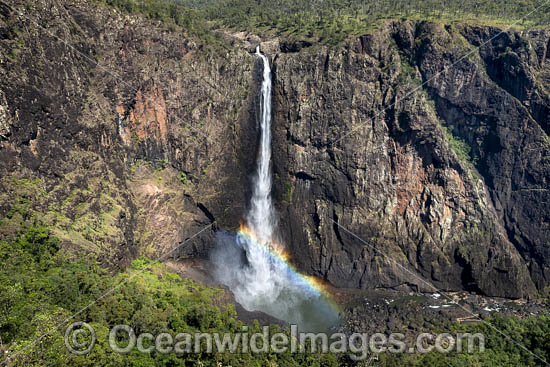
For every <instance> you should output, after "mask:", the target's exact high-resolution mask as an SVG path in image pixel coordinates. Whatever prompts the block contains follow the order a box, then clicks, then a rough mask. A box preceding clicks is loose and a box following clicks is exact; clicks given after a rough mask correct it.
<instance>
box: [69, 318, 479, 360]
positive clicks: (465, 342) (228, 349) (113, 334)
mask: <svg viewBox="0 0 550 367" xmlns="http://www.w3.org/2000/svg"><path fill="white" fill-rule="evenodd" d="M241 331H242V332H239V333H224V334H219V333H189V332H182V333H178V334H174V333H159V334H156V335H153V334H152V333H141V334H136V332H135V331H134V329H132V327H130V326H128V325H117V326H115V327H113V328H111V330H110V332H109V336H108V340H107V341H99V342H108V344H109V347H110V348H111V349H112V350H113V351H114V352H116V353H120V354H127V353H130V352H131V351H133V350H135V349H137V350H138V351H139V352H141V353H153V352H156V353H161V354H167V353H176V354H183V353H286V352H288V351H290V352H291V353H309V352H311V353H348V354H349V355H350V357H351V358H352V359H354V360H363V359H365V358H366V357H367V356H368V355H369V354H371V353H375V354H378V353H430V352H439V353H450V352H457V353H470V354H473V353H483V352H484V351H485V337H484V335H482V334H468V333H464V334H460V333H459V334H448V333H442V334H430V333H421V334H418V335H417V336H416V338H412V339H411V338H406V337H405V335H404V334H401V333H392V334H389V335H386V334H382V333H353V334H349V335H348V334H343V333H331V334H329V333H309V332H299V331H298V327H297V325H291V327H290V334H289V333H284V332H273V333H272V330H270V328H269V327H268V326H264V327H263V328H261V332H259V329H257V328H256V329H254V331H255V332H251V331H250V330H249V327H248V326H243V327H242V330H241ZM97 342H98V340H97V338H96V335H95V331H94V329H93V328H92V326H91V325H89V324H87V323H85V322H75V323H73V324H71V325H70V326H69V327H68V328H67V329H66V332H65V345H66V347H67V348H68V350H69V351H70V352H71V353H74V354H79V355H84V354H87V353H90V352H91V351H92V349H93V348H94V346H95V344H96V343H97Z"/></svg>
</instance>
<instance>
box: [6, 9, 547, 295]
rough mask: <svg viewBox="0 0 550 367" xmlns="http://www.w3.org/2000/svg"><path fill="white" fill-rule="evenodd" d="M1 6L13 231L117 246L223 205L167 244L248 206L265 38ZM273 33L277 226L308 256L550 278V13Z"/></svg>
mask: <svg viewBox="0 0 550 367" xmlns="http://www.w3.org/2000/svg"><path fill="white" fill-rule="evenodd" d="M0 22H1V23H0V50H1V51H0V57H1V59H0V75H1V78H0V144H1V145H0V172H1V176H2V179H1V181H0V185H1V186H2V194H1V196H0V214H2V216H5V219H4V220H2V222H1V223H0V233H1V234H2V236H10V235H13V234H14V233H16V232H17V230H18V229H19V228H20V227H21V226H22V225H23V224H24V223H26V222H27V223H28V222H31V221H33V220H36V218H39V219H40V220H41V221H43V222H45V223H46V224H47V225H49V226H50V227H52V228H54V230H55V232H56V234H57V235H58V236H59V237H60V238H62V239H63V240H64V244H65V246H66V248H68V249H73V250H74V252H75V253H76V254H80V253H83V252H85V253H93V254H96V255H97V256H98V258H99V259H100V260H102V261H104V262H105V263H107V264H111V265H112V266H117V265H118V264H120V263H124V262H126V261H127V260H128V259H130V258H131V257H133V256H136V255H137V254H140V253H141V254H150V255H159V254H163V253H167V252H168V251H170V250H171V249H172V248H174V247H175V246H177V244H179V243H182V242H183V241H185V239H187V238H189V237H191V236H192V235H194V234H195V233H196V232H197V231H199V230H200V229H202V228H204V227H205V226H206V225H208V224H210V223H214V222H215V225H214V226H213V227H212V228H209V229H208V230H207V231H206V232H205V233H202V234H201V235H200V236H198V237H197V238H195V239H194V240H193V241H190V242H189V243H188V244H186V245H185V246H183V247H182V248H181V249H180V250H179V251H178V252H177V253H176V254H173V255H172V256H179V257H188V256H206V255H207V253H208V248H209V246H210V245H211V244H212V231H214V230H215V229H218V228H221V229H226V230H231V229H233V228H235V227H236V226H237V225H238V222H239V220H240V219H242V218H243V213H244V212H245V209H246V208H245V207H244V205H245V203H246V202H247V197H248V195H249V186H250V185H249V178H250V177H249V176H250V174H251V173H252V170H253V168H254V164H255V155H256V140H257V132H258V131H257V124H256V119H255V113H256V111H257V103H256V102H257V78H256V77H257V71H258V69H257V68H258V67H259V64H257V63H256V61H257V60H256V58H255V57H254V56H253V55H251V54H250V53H249V52H248V48H249V47H250V46H251V45H250V44H247V42H246V41H243V40H241V39H238V38H235V39H233V40H232V41H231V42H233V44H232V45H231V46H219V45H216V46H209V47H207V46H204V45H201V44H200V42H199V41H196V40H194V39H193V38H190V37H187V36H185V33H184V31H183V30H181V29H179V28H177V27H171V26H166V25H162V24H159V23H154V22H151V21H148V20H144V19H141V18H139V17H137V16H128V15H124V14H121V13H120V12H117V11H115V10H112V9H109V8H105V7H101V6H97V5H94V4H92V3H90V2H89V1H84V0H82V1H76V2H75V1H72V2H64V1H59V0H41V1H38V2H33V3H32V4H30V5H29V4H27V5H26V2H24V1H14V2H10V4H9V5H8V4H4V3H2V2H0ZM240 38H243V37H240ZM477 47H479V50H478V49H477ZM266 50H269V52H270V57H271V59H272V64H273V78H274V85H273V87H274V96H273V103H274V121H273V134H274V141H273V149H274V157H273V170H274V176H275V186H274V191H275V196H276V199H277V206H278V209H279V213H280V221H279V228H280V233H281V237H282V240H283V241H284V242H285V244H286V245H287V247H288V249H289V252H290V253H291V254H292V259H293V261H294V262H295V263H296V265H297V266H298V267H299V268H301V269H302V270H303V271H305V272H307V273H310V274H315V275H318V276H320V277H322V278H324V279H326V280H328V281H329V282H331V283H332V284H334V285H336V286H339V287H351V288H398V289H403V290H406V289H409V288H411V287H412V288H419V289H423V290H431V289H430V288H429V286H428V285H427V284H428V283H431V284H433V285H435V286H436V287H438V288H443V289H446V290H458V289H467V290H472V291H476V292H479V293H483V294H487V295H495V296H506V297H524V296H528V295H532V294H534V293H535V292H536V291H537V290H543V289H544V288H545V287H546V285H547V284H548V283H549V281H550V273H549V270H550V269H549V268H548V266H547V265H546V264H550V262H549V260H550V250H549V249H550V247H549V242H550V224H549V223H550V218H549V217H550V209H549V207H548V202H549V199H550V194H549V191H548V190H549V182H550V139H549V137H548V134H549V133H550V125H549V121H550V115H549V114H550V95H549V92H548V91H549V90H550V62H549V61H548V55H550V31H545V30H536V31H523V32H514V31H507V32H504V33H502V34H501V33H500V30H498V29H494V28H490V27H481V26H471V25H462V26H453V27H450V26H444V25H437V24H433V23H424V22H406V21H402V22H391V23H388V24H387V25H386V26H385V28H384V29H381V30H379V31H375V32H373V33H370V34H367V35H365V36H362V37H358V38H357V39H354V40H350V41H349V42H348V43H347V44H345V45H343V46H341V47H338V48H327V47H322V46H318V45H311V44H309V43H307V42H292V41H287V40H280V41H279V40H269V41H268V42H267V43H266ZM463 55H466V56H465V57H463ZM335 222H338V223H339V224H340V225H341V226H342V227H339V226H338V225H336V224H335ZM343 228H346V229H349V230H350V231H352V232H353V233H355V234H356V235H357V236H358V237H360V238H361V239H362V240H363V241H361V240H359V239H358V238H357V237H354V236H352V235H351V234H350V233H348V232H346V231H345V230H344V229H343ZM389 259H393V261H390V260H389ZM405 269H407V270H409V271H411V272H413V273H414V274H416V275H417V276H412V275H411V274H410V273H409V272H408V271H407V270H405ZM420 279H423V280H420ZM426 282H428V283H426Z"/></svg>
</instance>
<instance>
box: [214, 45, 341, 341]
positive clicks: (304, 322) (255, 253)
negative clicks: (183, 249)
mask: <svg viewBox="0 0 550 367" xmlns="http://www.w3.org/2000/svg"><path fill="white" fill-rule="evenodd" d="M256 55H257V56H258V57H260V58H261V60H262V63H263V73H262V85H261V99H260V111H261V113H260V119H261V120H260V121H259V122H260V124H259V125H260V132H261V133H260V142H259V149H258V160H257V170H256V172H255V175H254V178H253V188H252V197H251V200H250V206H249V212H248V215H247V218H246V224H245V225H242V226H241V229H240V230H239V231H238V232H237V234H236V235H231V234H228V233H225V232H218V234H217V246H216V248H215V250H214V251H213V252H212V254H211V258H212V262H213V263H214V265H215V276H216V278H217V279H218V281H220V282H221V283H222V284H225V285H226V286H228V287H229V288H230V289H231V291H232V292H233V293H234V295H235V298H236V300H237V302H239V303H240V304H241V305H242V306H243V307H244V308H246V309H247V310H249V311H262V312H265V313H266V314H269V315H271V316H274V317H276V318H278V319H281V320H284V321H286V322H288V323H289V324H297V325H298V326H299V328H300V330H303V331H311V332H314V331H328V329H329V328H330V327H331V326H332V325H334V324H335V323H336V321H337V319H338V315H337V310H336V307H335V304H334V303H333V302H332V301H331V300H330V298H329V296H328V295H327V294H326V293H325V292H324V290H323V286H322V285H321V284H320V283H319V282H318V281H317V280H316V279H315V278H313V277H308V276H304V275H302V274H300V273H299V272H298V271H297V270H296V269H294V267H293V266H292V265H291V264H290V263H289V262H288V254H287V253H286V252H285V249H284V246H282V245H281V244H279V243H277V241H275V238H276V236H275V229H276V226H275V222H276V220H275V213H274V208H273V202H272V198H271V169H270V161H271V69H270V66H269V60H268V59H267V57H266V56H265V55H263V54H262V53H261V52H260V49H259V47H258V48H256Z"/></svg>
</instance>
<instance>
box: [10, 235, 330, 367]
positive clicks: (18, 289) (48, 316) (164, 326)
mask: <svg viewBox="0 0 550 367" xmlns="http://www.w3.org/2000/svg"><path fill="white" fill-rule="evenodd" d="M59 247H60V241H59V240H58V239H56V238H55V237H53V236H52V235H51V234H50V232H49V231H48V230H47V229H46V228H45V227H41V226H31V227H29V228H27V229H26V230H25V231H24V232H22V233H20V234H19V235H18V236H17V237H16V238H12V239H10V240H3V241H0V261H1V263H2V267H1V268H0V337H1V338H2V342H3V345H4V346H6V347H8V349H9V351H10V356H11V359H12V361H13V363H12V364H10V366H44V365H48V366H153V365H154V366H195V365H203V366H218V365H223V366H228V365H232V366H266V365H270V364H271V365H279V366H308V365H309V366H321V365H322V366H336V365H337V358H336V357H335V356H334V355H320V354H296V355H292V354H290V353H284V354H279V355H274V354H268V353H265V354H259V355H252V354H243V353H237V354H220V353H215V354H206V353H203V354H191V353H189V354H187V353H186V354H182V355H175V354H159V353H156V352H153V353H150V354H143V353H139V352H138V351H137V350H136V351H135V352H131V353H129V354H127V355H120V354H117V353H115V352H113V351H112V350H111V349H110V347H109V345H108V337H107V336H108V330H109V328H110V327H112V326H114V325H118V324H126V325H130V326H131V327H132V328H133V329H134V330H135V331H136V333H143V332H151V333H161V332H168V333H172V334H173V335H176V334H177V333H179V332H188V333H191V334H193V333H195V332H199V331H200V332H212V333H214V332H219V333H224V332H235V333H236V332H242V326H243V324H242V323H241V322H240V321H236V320H235V317H236V314H235V310H234V308H233V307H232V306H231V305H225V304H224V303H223V302H222V301H221V296H222V295H223V291H222V290H220V289H216V288H206V287H203V286H200V285H198V284H196V283H194V282H193V281H190V280H187V279H181V278H180V276H179V275H177V274H175V273H172V272H170V271H169V270H168V269H167V268H166V267H165V266H163V265H161V264H156V263H154V262H151V261H149V260H145V259H138V260H135V261H134V262H133V263H132V265H131V266H130V267H129V268H128V269H126V271H124V272H122V273H120V274H116V275H112V274H109V273H107V272H106V271H105V270H103V269H102V268H101V267H100V266H99V265H98V264H97V263H95V262H94V261H92V260H89V259H86V258H81V259H79V260H78V261H70V260H68V258H67V257H66V256H65V254H64V252H63V251H62V250H60V249H59ZM115 287H116V288H115ZM113 288H114V289H115V291H112V292H111V293H107V292H108V291H109V290H112V289H113ZM106 293H107V295H105V294H106ZM102 295H105V296H104V297H103V298H101V296H102ZM95 300H97V302H96V303H93V301H95ZM92 303H93V304H92ZM218 305H220V306H218ZM86 306H89V307H88V308H85V307H86ZM84 308H85V309H84ZM82 309H84V311H82V312H81V313H80V314H78V316H77V317H76V318H75V319H71V321H69V322H68V323H67V324H64V325H62V326H60V327H57V326H58V325H60V324H62V323H63V322H64V321H65V320H67V319H69V318H70V316H71V315H73V314H75V313H77V312H79V311H81V310H82ZM78 320H82V321H86V322H87V323H89V324H90V325H91V326H92V327H93V328H94V330H95V332H96V335H97V339H98V340H97V344H96V345H95V347H94V348H93V350H92V351H91V352H90V353H89V354H87V355H82V356H79V355H74V354H70V353H69V352H68V351H67V349H66V347H65V345H64V339H63V336H64V331H65V329H66V327H67V325H68V324H71V323H72V322H75V321H78ZM250 330H251V332H259V331H261V329H260V327H259V326H258V325H255V326H254V327H251V329H250ZM279 330H280V328H279V327H278V326H273V327H272V332H277V331H279ZM41 336H43V337H42V338H40V337H41ZM38 338H40V339H38ZM37 340H39V342H38V343H35V342H36V341H37ZM2 353H3V352H2ZM0 362H3V360H2V361H0Z"/></svg>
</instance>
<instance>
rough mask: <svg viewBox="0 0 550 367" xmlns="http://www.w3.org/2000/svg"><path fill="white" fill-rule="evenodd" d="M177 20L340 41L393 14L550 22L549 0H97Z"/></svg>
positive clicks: (197, 29) (206, 32) (192, 26)
mask: <svg viewBox="0 0 550 367" xmlns="http://www.w3.org/2000/svg"><path fill="white" fill-rule="evenodd" d="M96 1H99V2H102V3H105V4H107V5H111V6H115V7H118V8H120V9H123V10H125V11H129V12H139V13H144V14H146V15H147V16H148V17H151V18H153V19H159V20H165V21H170V22H175V23H176V24H178V25H180V26H183V27H184V28H186V29H187V30H188V31H189V32H190V33H192V34H195V35H198V36H200V37H201V38H209V36H211V34H210V33H211V31H213V30H216V29H222V28H230V29H233V30H238V31H250V32H254V33H259V34H277V35H284V36H289V37H302V38H303V37H305V38H309V39H312V40H318V41H320V42H323V43H327V44H337V43H339V42H341V41H343V40H344V39H346V38H347V37H348V36H352V35H358V34H361V33H364V32H367V31H369V30H371V29H373V28H376V27H377V26H378V25H379V24H380V23H381V22H383V21H385V20H389V19H396V18H407V19H416V20H432V21H444V22H448V23H451V22H457V21H459V22H462V21H466V22H474V23H483V24H489V25H497V26H503V27H504V26H515V27H518V28H521V27H537V26H546V25H549V24H550V16H549V15H548V14H549V12H548V10H549V9H550V2H549V1H546V0H514V1H507V0H482V1H478V0H463V1H457V0H427V1H425V0H346V1H337V0H297V1H294V0H96Z"/></svg>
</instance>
